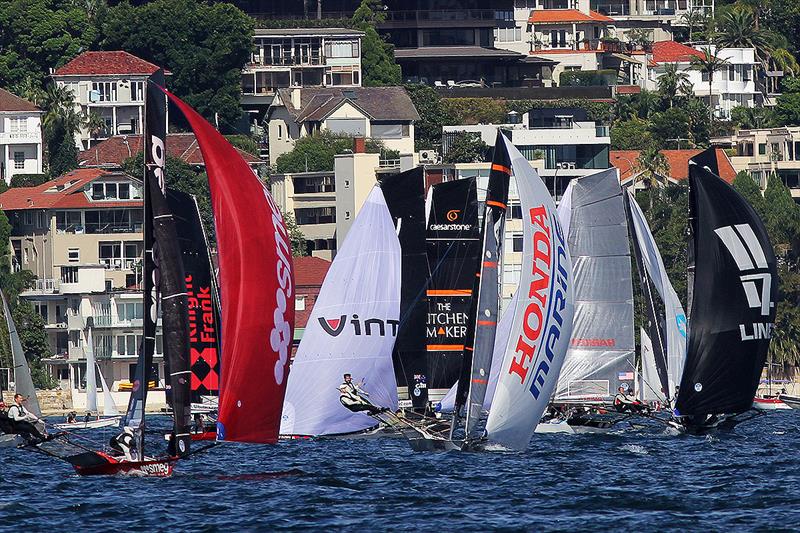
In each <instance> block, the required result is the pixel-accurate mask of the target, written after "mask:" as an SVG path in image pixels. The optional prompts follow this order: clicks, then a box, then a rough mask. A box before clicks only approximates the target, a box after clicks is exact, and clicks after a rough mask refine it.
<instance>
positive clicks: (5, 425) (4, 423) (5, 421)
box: [0, 402, 14, 435]
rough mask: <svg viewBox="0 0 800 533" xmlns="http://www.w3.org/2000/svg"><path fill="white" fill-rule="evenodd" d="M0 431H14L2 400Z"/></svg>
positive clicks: (6, 432) (9, 433)
mask: <svg viewBox="0 0 800 533" xmlns="http://www.w3.org/2000/svg"><path fill="white" fill-rule="evenodd" d="M0 433H5V434H6V435H11V434H13V433H14V423H13V422H12V420H11V419H10V418H9V417H8V410H7V408H6V404H5V403H3V402H0Z"/></svg>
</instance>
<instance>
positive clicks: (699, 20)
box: [680, 6, 707, 43]
mask: <svg viewBox="0 0 800 533" xmlns="http://www.w3.org/2000/svg"><path fill="white" fill-rule="evenodd" d="M706 18H707V17H706V13H705V11H703V10H701V9H697V8H695V7H694V6H692V7H691V8H690V9H689V11H687V12H686V13H684V14H683V15H681V18H680V21H681V22H682V23H684V24H686V27H687V28H689V42H690V43H691V42H692V41H693V40H694V29H695V28H703V27H704V26H705V24H706Z"/></svg>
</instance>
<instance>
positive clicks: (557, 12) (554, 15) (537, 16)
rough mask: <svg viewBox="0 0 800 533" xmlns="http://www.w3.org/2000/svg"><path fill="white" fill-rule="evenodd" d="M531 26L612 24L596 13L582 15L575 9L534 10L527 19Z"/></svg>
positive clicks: (609, 19)
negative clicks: (589, 23)
mask: <svg viewBox="0 0 800 533" xmlns="http://www.w3.org/2000/svg"><path fill="white" fill-rule="evenodd" d="M528 22H530V23H531V24H561V23H564V22H614V19H612V18H611V17H607V16H605V15H601V14H600V13H598V12H597V11H591V10H590V11H589V13H584V12H583V11H580V10H577V9H534V10H533V11H531V16H530V18H529V19H528Z"/></svg>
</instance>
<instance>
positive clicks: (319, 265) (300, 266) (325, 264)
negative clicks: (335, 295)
mask: <svg viewBox="0 0 800 533" xmlns="http://www.w3.org/2000/svg"><path fill="white" fill-rule="evenodd" d="M292 263H294V284H295V286H296V287H322V282H323V281H325V276H326V275H327V274H328V269H329V268H330V266H331V262H330V261H326V260H324V259H322V258H321V257H293V258H292Z"/></svg>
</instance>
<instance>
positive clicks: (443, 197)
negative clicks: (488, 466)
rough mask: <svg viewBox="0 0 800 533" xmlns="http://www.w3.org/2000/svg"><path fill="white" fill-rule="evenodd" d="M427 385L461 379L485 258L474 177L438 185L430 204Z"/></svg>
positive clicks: (439, 387)
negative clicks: (480, 265) (479, 267)
mask: <svg viewBox="0 0 800 533" xmlns="http://www.w3.org/2000/svg"><path fill="white" fill-rule="evenodd" d="M427 242H428V263H429V264H430V265H431V279H430V285H429V286H428V291H427V294H428V335H427V340H428V372H429V375H428V388H429V389H430V390H431V391H434V390H436V391H437V392H439V391H440V390H441V392H445V391H446V390H448V389H450V387H452V386H453V383H455V382H456V381H458V377H459V372H460V370H461V358H462V357H463V354H464V342H465V339H466V334H467V322H468V320H469V312H470V309H471V306H472V286H473V284H474V281H475V272H476V270H477V264H478V258H479V257H480V253H481V250H480V244H481V241H480V226H479V223H478V186H477V183H476V180H475V178H465V179H460V180H454V181H448V182H444V183H438V184H436V185H433V186H432V187H431V189H430V192H429V205H428V233H427Z"/></svg>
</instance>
